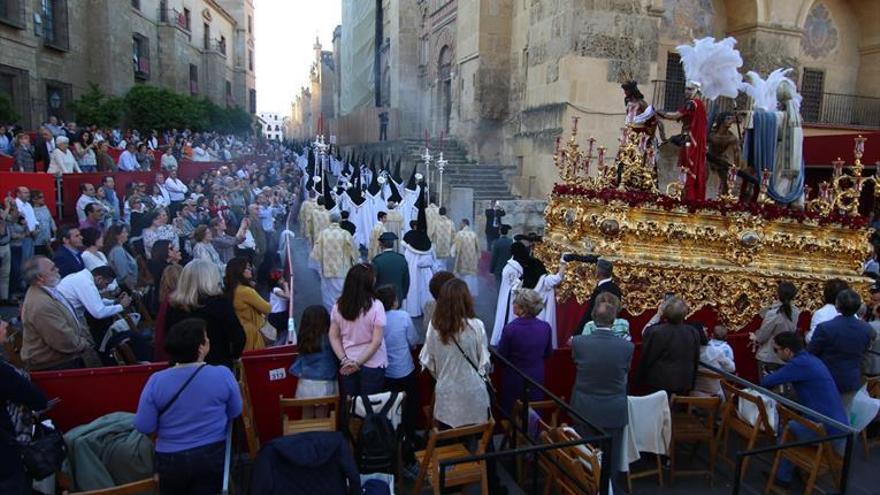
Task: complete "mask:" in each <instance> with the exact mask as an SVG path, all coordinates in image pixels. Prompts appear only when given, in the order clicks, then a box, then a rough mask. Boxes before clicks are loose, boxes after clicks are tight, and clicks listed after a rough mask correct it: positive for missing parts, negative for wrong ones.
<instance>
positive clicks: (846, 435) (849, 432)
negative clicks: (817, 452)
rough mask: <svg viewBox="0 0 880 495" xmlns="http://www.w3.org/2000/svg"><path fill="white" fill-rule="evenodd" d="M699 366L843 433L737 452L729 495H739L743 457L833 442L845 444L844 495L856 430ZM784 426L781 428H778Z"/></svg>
mask: <svg viewBox="0 0 880 495" xmlns="http://www.w3.org/2000/svg"><path fill="white" fill-rule="evenodd" d="M700 366H702V367H703V368H706V369H708V370H710V371H712V372H713V373H717V374H719V375H721V376H722V377H723V378H724V379H725V380H727V381H730V382H734V383H736V384H738V385H740V386H743V387H746V388H751V389H753V390H755V391H757V392H760V393H761V394H763V395H765V396H767V397H770V398H771V399H773V400H775V401H776V402H779V403H780V404H782V405H784V406H786V407H788V408H789V409H792V410H794V411H797V412H798V413H800V414H802V415H803V416H804V417H806V418H808V419H810V420H811V421H819V422H821V423H823V424H824V425H827V426H831V427H834V428H836V429H838V430H840V431H842V432H843V433H838V434H833V435H825V436H824V437H818V438H813V439H808V440H797V441H794V442H789V443H784V444H776V445H768V446H766V447H759V448H754V449H751V450H746V451H738V452H737V453H736V468H735V469H734V473H733V475H734V478H733V490H732V492H731V493H733V495H738V494H739V493H740V489H741V488H742V480H741V479H742V468H743V461H744V460H745V459H746V457H750V456H757V455H759V454H769V453H771V452H778V451H780V450H785V449H790V448H794V447H807V446H810V445H818V444H820V443H827V442H834V441H836V440H845V441H846V444H845V446H844V451H843V465H842V466H841V474H840V493H846V489H847V484H848V482H849V472H850V468H851V467H852V450H853V444H854V443H855V436H856V434H857V433H859V432H858V431H856V430H855V429H854V428H852V427H851V426H850V425H847V424H843V423H841V422H839V421H837V420H836V419H833V418H829V417H828V416H825V415H824V414H822V413H819V412H817V411H814V410H812V409H809V408H807V407H804V406H803V405H801V404H798V403H797V402H795V401H793V400H791V399H789V398H787V397H785V396H782V395H780V394H778V393H776V392H774V391H772V390H770V389H767V388H764V387H762V386H760V385H757V384H755V383H752V382H750V381H748V380H746V379H744V378H740V377H738V376H736V375H734V374H732V373H728V372H727V371H724V370H722V369H720V368H717V367H715V366H712V365H710V364H706V363H704V362H702V361H701V362H700ZM780 426H784V425H780Z"/></svg>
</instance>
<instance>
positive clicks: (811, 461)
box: [764, 405, 843, 494]
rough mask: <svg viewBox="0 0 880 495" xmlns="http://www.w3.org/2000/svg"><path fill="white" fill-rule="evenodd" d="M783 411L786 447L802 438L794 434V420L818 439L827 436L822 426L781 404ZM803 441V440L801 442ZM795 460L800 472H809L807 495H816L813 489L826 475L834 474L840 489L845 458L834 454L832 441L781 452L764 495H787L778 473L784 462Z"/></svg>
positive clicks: (805, 491)
mask: <svg viewBox="0 0 880 495" xmlns="http://www.w3.org/2000/svg"><path fill="white" fill-rule="evenodd" d="M777 410H778V411H779V420H780V424H783V425H785V426H784V428H783V429H782V440H781V442H782V443H783V444H785V443H790V442H795V441H797V440H798V438H797V437H796V436H795V435H794V433H793V432H792V431H791V426H790V425H789V422H790V421H793V422H796V423H798V424H800V425H801V426H803V427H805V428H807V429H809V430H810V431H811V432H813V433H814V434H815V435H816V437H817V438H822V437H824V436H827V434H826V432H825V426H824V425H822V424H820V423H815V422H813V421H810V420H808V419H806V418H804V417H803V416H801V415H800V414H797V413H796V412H794V411H792V410H791V409H788V408H787V407H785V406H782V405H780V406H779V407H778V408H777ZM801 440H803V439H801ZM783 458H785V459H787V460H789V461H791V462H792V463H793V464H794V465H795V466H797V467H798V469H802V470H804V471H807V472H808V474H807V480H806V482H805V483H804V493H805V494H807V493H813V487H814V486H815V485H816V480H817V479H818V478H819V476H821V475H823V474H825V473H831V477H832V478H833V479H834V484H835V486H838V487H839V486H840V476H841V469H842V467H843V459H842V458H841V457H840V456H839V455H838V454H837V453H836V452H834V448H832V446H831V444H830V443H829V442H821V443H818V444H814V445H805V446H802V447H789V448H787V449H782V450H777V451H776V456H775V457H774V458H773V467H772V468H771V469H770V475H769V476H768V479H767V486H766V487H765V488H764V493H765V494H768V493H771V492H780V493H787V492H786V491H785V490H779V489H778V488H777V487H776V483H775V481H776V472H777V470H778V469H779V462H780V461H781V460H782V459H783Z"/></svg>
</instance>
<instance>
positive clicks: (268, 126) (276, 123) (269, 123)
mask: <svg viewBox="0 0 880 495" xmlns="http://www.w3.org/2000/svg"><path fill="white" fill-rule="evenodd" d="M259 117H260V121H261V122H260V123H261V124H262V125H263V137H264V138H266V139H267V140H268V141H282V140H284V138H285V136H284V126H285V116H284V115H283V114H281V113H278V112H260V113H259Z"/></svg>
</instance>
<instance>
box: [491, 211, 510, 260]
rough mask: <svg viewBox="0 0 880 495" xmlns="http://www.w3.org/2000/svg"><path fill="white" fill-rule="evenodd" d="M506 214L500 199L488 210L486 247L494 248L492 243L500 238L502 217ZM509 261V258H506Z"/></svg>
mask: <svg viewBox="0 0 880 495" xmlns="http://www.w3.org/2000/svg"><path fill="white" fill-rule="evenodd" d="M504 215H505V213H504V210H503V209H502V208H501V205H500V204H498V201H495V202H493V203H492V208H489V209H488V210H486V249H488V250H489V251H491V250H492V244H494V243H495V239H498V234H499V232H500V230H501V217H503V216H504ZM505 261H507V260H505Z"/></svg>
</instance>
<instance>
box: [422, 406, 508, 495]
mask: <svg viewBox="0 0 880 495" xmlns="http://www.w3.org/2000/svg"><path fill="white" fill-rule="evenodd" d="M494 427H495V422H494V421H492V420H491V419H490V420H489V422H488V423H482V424H478V425H473V426H463V427H460V428H453V429H451V430H444V431H440V430H438V429H437V428H432V429H431V433H430V434H429V435H428V445H427V447H426V448H425V450H420V451H418V452H416V462H417V463H418V465H419V474H418V476H417V477H416V482H415V485H413V490H412V494H413V495H418V494H419V493H421V491H422V490H421V489H422V484H423V483H424V482H425V478H427V479H428V481H429V482H430V483H431V487H432V488H433V489H434V495H440V463H441V462H443V461H445V460H449V459H457V458H460V457H466V456H469V455H482V454H484V453H486V446H487V445H488V444H489V441H490V440H491V437H492V429H493V428H494ZM474 436H479V440H478V441H477V446H476V449H475V450H474V451H473V452H471V451H469V450H468V449H467V447H465V444H464V442H465V441H467V439H468V437H474ZM450 440H455V441H456V442H455V443H452V444H444V445H438V443H440V442H444V443H445V442H448V441H450ZM444 479H445V483H444V485H445V486H444V487H443V488H448V487H453V486H463V485H470V484H474V483H479V484H480V490H481V492H480V493H482V494H483V495H488V493H489V477H488V474H487V472H486V462H485V461H478V462H465V463H461V464H454V465H451V466H449V467H447V468H446V475H445V478H444Z"/></svg>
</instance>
